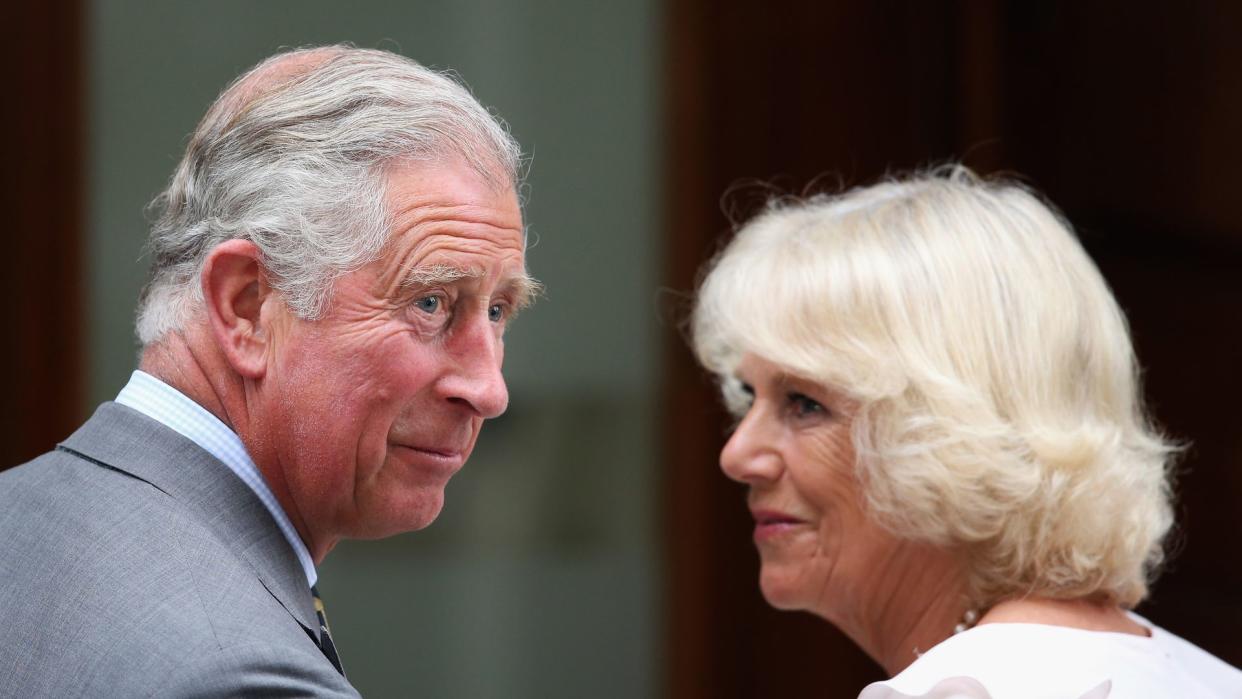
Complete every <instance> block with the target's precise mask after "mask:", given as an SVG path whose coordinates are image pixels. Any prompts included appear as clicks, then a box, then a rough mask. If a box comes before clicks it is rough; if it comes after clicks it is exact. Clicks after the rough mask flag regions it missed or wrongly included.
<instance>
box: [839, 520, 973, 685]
mask: <svg viewBox="0 0 1242 699" xmlns="http://www.w3.org/2000/svg"><path fill="white" fill-rule="evenodd" d="M961 571H962V562H961V560H959V558H958V557H956V556H954V555H953V554H951V553H949V552H946V551H944V550H942V549H938V548H936V547H933V546H930V545H926V544H916V543H913V542H907V543H906V544H905V545H903V546H901V547H898V548H896V549H894V551H893V552H892V555H891V556H889V557H888V559H887V560H885V561H883V562H882V563H881V564H880V565H879V566H878V567H877V569H876V571H875V574H874V575H873V576H871V580H869V581H868V583H867V584H866V585H865V586H864V587H863V588H862V589H860V590H859V594H858V596H857V597H856V598H855V599H853V600H851V601H850V602H851V603H850V604H848V605H847V606H846V608H845V609H842V608H841V607H842V605H839V604H834V605H832V606H833V607H836V609H835V611H837V612H838V613H837V614H821V616H823V617H825V618H827V619H828V620H829V621H831V622H832V623H834V624H836V625H837V626H838V627H839V628H840V629H841V630H842V631H844V632H845V633H846V634H847V635H848V636H850V637H851V638H852V639H853V640H854V642H855V643H857V644H858V645H859V646H860V647H861V648H862V649H863V650H864V651H865V652H866V653H867V654H868V655H870V656H871V658H872V659H873V660H875V661H876V662H877V663H879V664H880V665H881V666H882V667H883V668H884V669H885V671H887V672H888V673H889V674H890V675H895V674H897V673H898V672H901V671H902V670H903V669H905V667H906V666H907V665H909V664H910V663H912V662H914V660H915V659H917V658H918V656H919V655H920V654H921V653H924V652H926V651H928V650H930V649H931V647H932V646H934V645H936V644H937V643H940V642H941V641H943V640H944V639H946V638H948V637H949V636H950V635H952V633H953V629H954V627H955V626H956V625H957V624H958V623H959V622H961V620H962V615H963V613H964V612H965V611H966V606H967V605H966V594H965V590H966V587H965V583H964V581H963V579H962V575H961ZM824 611H828V610H827V609H825V610H824Z"/></svg>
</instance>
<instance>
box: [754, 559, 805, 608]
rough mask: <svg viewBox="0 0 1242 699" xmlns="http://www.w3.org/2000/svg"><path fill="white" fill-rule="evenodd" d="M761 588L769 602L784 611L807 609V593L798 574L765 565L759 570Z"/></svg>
mask: <svg viewBox="0 0 1242 699" xmlns="http://www.w3.org/2000/svg"><path fill="white" fill-rule="evenodd" d="M759 590H760V591H761V592H762V593H763V598H764V599H765V600H767V602H768V604H770V605H772V606H773V607H775V608H777V609H780V610H783V611H797V610H800V609H805V608H806V605H805V600H804V597H805V595H804V594H803V590H802V586H801V585H799V584H798V580H797V576H795V575H791V574H790V571H788V570H781V569H779V568H778V569H772V568H770V567H769V566H764V567H763V569H762V570H760V571H759Z"/></svg>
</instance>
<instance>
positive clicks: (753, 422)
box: [720, 407, 782, 485]
mask: <svg viewBox="0 0 1242 699" xmlns="http://www.w3.org/2000/svg"><path fill="white" fill-rule="evenodd" d="M769 421H770V418H768V417H767V416H766V415H765V414H764V413H763V412H762V411H760V410H757V409H756V408H754V407H752V408H751V410H750V412H748V413H747V414H746V416H745V417H743V418H742V421H741V423H739V424H738V426H737V429H736V430H734V431H733V434H732V435H731V436H730V437H729V441H728V442H727V443H725V446H724V449H722V450H721V452H720V469H721V470H722V471H724V473H725V475H726V476H728V477H729V478H731V479H733V480H735V481H737V482H739V483H746V484H747V485H758V484H760V483H764V482H770V481H774V480H776V479H777V478H779V477H780V474H781V468H782V463H781V456H780V453H779V452H778V451H777V449H776V448H775V444H774V442H773V430H772V426H771V425H770V424H768V423H769Z"/></svg>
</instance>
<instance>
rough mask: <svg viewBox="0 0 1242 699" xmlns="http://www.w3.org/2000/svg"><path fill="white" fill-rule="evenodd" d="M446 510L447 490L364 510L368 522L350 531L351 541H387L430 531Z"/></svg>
mask: <svg viewBox="0 0 1242 699" xmlns="http://www.w3.org/2000/svg"><path fill="white" fill-rule="evenodd" d="M443 507H444V490H443V489H440V490H439V491H438V492H436V493H434V494H432V493H426V494H422V495H420V496H419V497H417V498H411V501H407V502H404V503H400V502H393V503H391V504H388V505H387V506H384V507H374V506H373V507H372V508H371V509H370V510H368V509H365V508H364V509H363V512H364V513H366V514H365V517H366V519H365V520H364V521H361V522H358V523H357V525H356V526H355V527H354V528H353V531H351V532H350V534H349V538H351V539H383V538H386V537H389V536H395V535H397V534H404V533H405V532H413V531H418V530H420V529H426V528H427V527H428V526H430V525H431V523H432V522H434V521H435V520H436V518H437V517H439V516H440V510H441V509H442V508H443Z"/></svg>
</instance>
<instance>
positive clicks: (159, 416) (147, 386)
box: [116, 371, 319, 585]
mask: <svg viewBox="0 0 1242 699" xmlns="http://www.w3.org/2000/svg"><path fill="white" fill-rule="evenodd" d="M116 402H117V403H120V404H121V405H124V406H127V407H129V408H133V409H134V410H137V411H138V412H140V413H142V414H143V415H146V416H147V417H149V418H151V419H152V420H155V421H157V422H159V423H161V424H163V425H164V426H165V427H168V428H169V429H171V430H173V431H175V432H177V433H178V434H180V435H182V436H183V437H185V438H186V439H189V440H190V441H192V442H194V443H195V444H197V445H198V446H200V447H202V448H203V449H204V450H205V451H206V452H207V453H209V454H211V455H212V456H214V457H216V458H217V459H219V460H220V461H221V462H223V463H224V465H225V466H228V467H229V469H230V470H231V471H233V473H235V474H237V477H238V478H240V479H242V482H244V483H245V484H246V485H248V486H250V489H251V490H253V491H254V494H255V495H257V496H259V500H260V501H262V502H263V505H264V506H266V507H267V510H268V512H271V513H272V519H275V520H276V525H277V526H278V527H280V531H281V532H282V533H283V534H284V535H285V538H286V539H288V540H289V545H290V546H291V547H293V552H294V553H295V554H297V557H298V561H299V562H301V564H302V570H303V571H304V572H305V573H306V582H307V585H314V584H315V581H316V580H317V579H318V577H319V576H318V573H316V572H315V562H314V560H312V559H311V556H310V552H309V551H307V550H306V544H304V543H302V537H300V536H298V532H297V530H295V529H294V528H293V523H291V522H290V521H289V518H288V517H287V516H286V515H285V511H284V510H283V509H282V508H281V507H280V503H279V502H277V501H276V496H274V495H272V491H271V489H270V488H268V487H267V481H265V480H263V474H261V473H259V468H258V467H257V466H255V465H254V462H253V461H251V460H250V455H249V454H247V453H246V447H245V445H243V444H242V441H241V438H240V437H238V436H237V433H236V432H234V431H233V430H230V429H229V428H228V426H227V425H225V424H224V423H223V422H220V420H219V418H217V417H216V416H215V415H212V414H211V413H210V412H208V411H207V409H206V408H204V407H203V406H201V405H199V404H198V403H195V402H194V401H192V400H190V399H189V398H188V397H187V396H186V395H185V394H184V393H181V392H180V391H178V390H177V389H175V388H173V387H172V386H169V385H168V384H166V383H164V382H163V381H160V380H159V379H157V378H155V377H154V376H152V375H150V374H148V373H146V372H144V371H135V372H134V373H133V375H132V376H130V377H129V383H128V384H126V385H125V388H123V389H121V393H120V394H119V395H118V396H117V397H116Z"/></svg>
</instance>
